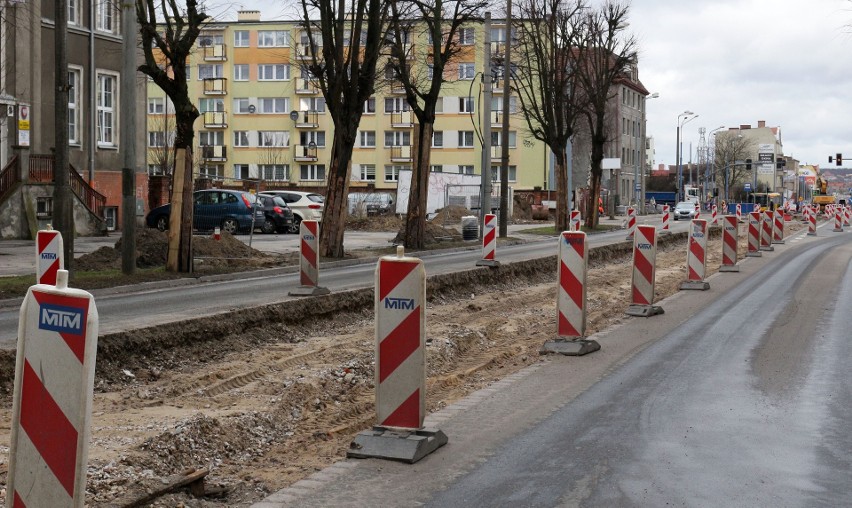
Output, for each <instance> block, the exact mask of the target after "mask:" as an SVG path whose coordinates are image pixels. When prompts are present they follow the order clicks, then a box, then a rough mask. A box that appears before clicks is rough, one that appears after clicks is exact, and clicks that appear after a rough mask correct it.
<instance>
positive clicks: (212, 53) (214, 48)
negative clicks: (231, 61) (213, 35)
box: [201, 44, 228, 62]
mask: <svg viewBox="0 0 852 508" xmlns="http://www.w3.org/2000/svg"><path fill="white" fill-rule="evenodd" d="M201 49H202V50H203V58H204V61H205V62H224V61H226V60H227V59H228V55H227V54H226V50H227V49H228V47H227V46H225V45H224V44H211V45H210V46H204V47H202V48H201Z"/></svg>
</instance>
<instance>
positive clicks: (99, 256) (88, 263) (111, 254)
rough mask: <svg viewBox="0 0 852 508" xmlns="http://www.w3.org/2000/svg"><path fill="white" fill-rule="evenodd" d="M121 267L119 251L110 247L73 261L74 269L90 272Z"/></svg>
mask: <svg viewBox="0 0 852 508" xmlns="http://www.w3.org/2000/svg"><path fill="white" fill-rule="evenodd" d="M120 266H121V251H119V250H116V249H114V248H112V247H101V248H100V249H98V250H96V251H94V252H90V253H89V254H86V255H83V256H80V257H79V258H76V259H74V269H76V270H83V271H91V270H104V269H108V268H119V267H120Z"/></svg>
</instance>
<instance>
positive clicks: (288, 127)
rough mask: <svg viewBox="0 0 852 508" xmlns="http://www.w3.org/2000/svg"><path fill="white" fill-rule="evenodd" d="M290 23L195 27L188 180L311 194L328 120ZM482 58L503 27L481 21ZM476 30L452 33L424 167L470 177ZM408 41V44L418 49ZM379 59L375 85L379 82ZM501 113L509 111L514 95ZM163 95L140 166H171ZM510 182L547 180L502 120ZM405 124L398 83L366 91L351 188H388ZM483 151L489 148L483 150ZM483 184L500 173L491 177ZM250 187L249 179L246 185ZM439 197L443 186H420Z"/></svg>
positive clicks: (516, 119) (495, 99) (499, 91)
mask: <svg viewBox="0 0 852 508" xmlns="http://www.w3.org/2000/svg"><path fill="white" fill-rule="evenodd" d="M299 24H300V23H299V22H298V21H297V20H293V21H262V20H261V15H260V12H258V11H241V12H239V14H238V19H237V21H214V22H212V23H210V24H208V25H206V26H205V27H204V30H203V33H202V34H201V36H200V37H199V39H198V41H197V46H196V49H195V51H194V53H193V55H192V57H191V59H190V62H189V63H190V65H191V70H190V72H189V73H188V79H190V80H191V85H190V90H191V92H190V94H191V97H192V98H193V100H194V101H195V104H196V105H197V106H198V108H199V110H200V111H201V117H200V118H199V119H198V121H197V123H196V125H195V128H196V141H195V142H196V145H197V146H196V149H195V150H194V152H195V153H196V156H195V157H196V169H195V172H196V176H197V177H207V178H209V179H211V180H213V181H214V183H215V184H217V185H226V186H230V185H244V186H246V187H250V186H253V185H255V181H256V180H260V181H261V185H262V186H264V187H267V188H268V187H289V188H305V189H312V190H319V191H322V189H323V188H324V186H325V182H326V170H327V167H328V164H329V159H330V156H331V145H332V140H333V129H334V127H333V125H332V121H331V117H330V115H329V114H328V113H327V108H326V104H325V100H324V98H323V96H322V94H321V93H320V91H319V90H318V89H317V87H316V85H315V83H314V81H313V80H312V79H311V76H310V74H309V73H308V71H307V70H306V69H305V68H304V65H303V64H304V63H305V62H306V58H307V56H308V52H309V51H310V46H309V44H308V40H307V35H306V34H305V33H304V32H303V31H302V30H301V28H300V27H299ZM490 35H491V40H492V41H493V42H492V54H495V55H498V54H502V48H503V47H504V46H503V44H505V41H506V37H505V25H503V26H501V25H500V24H499V22H494V23H492V28H491V33H490ZM483 41H484V33H483V25H482V24H475V25H472V26H468V27H465V28H463V29H462V30H461V31H460V33H459V43H460V44H461V45H462V51H461V53H460V54H459V57H458V58H457V60H456V61H455V62H454V63H453V65H452V66H450V67H449V68H448V69H447V80H448V82H447V83H446V84H445V86H444V91H443V94H442V98H441V101H439V103H438V111H437V116H438V119H437V121H436V123H435V133H434V136H433V139H432V147H431V148H432V151H431V165H432V171H434V172H443V173H458V174H467V175H477V174H481V173H480V172H481V165H482V162H481V161H482V156H481V155H482V143H481V142H480V140H479V135H478V132H481V129H482V113H481V111H482V108H483V104H482V98H481V97H482V90H481V79H480V78H481V72H482V70H483V68H484V61H483V58H484V57H483V54H484V51H483V46H484V45H483ZM423 42H425V41H419V40H417V39H416V37H413V36H412V41H411V43H412V44H417V43H423ZM384 72H385V71H384V65H381V64H380V71H379V73H380V76H378V78H377V82H381V83H385V82H386V80H385V79H384V78H385V77H388V78H392V76H390V75H388V76H384V75H381V73H384ZM504 92H505V90H504V89H503V83H502V81H501V82H498V83H497V84H495V85H494V87H493V90H492V94H493V95H492V99H491V110H492V114H491V118H490V121H491V123H492V135H491V138H492V139H491V143H486V147H487V148H490V149H491V150H492V158H493V160H494V161H495V162H494V163H492V166H493V167H494V168H496V167H497V166H498V162H496V161H499V154H500V146H499V145H500V142H501V137H502V136H500V134H499V128H500V126H501V124H502V118H503V93H504ZM510 104H511V106H510V108H511V111H510V113H517V112H518V111H517V101H516V98H515V97H512V98H511V99H510ZM170 108H171V106H170V104H169V101H168V99H167V98H166V97H165V95H164V94H163V92H162V91H161V90H160V89H159V88H158V87H157V86H156V85H154V84H153V83H152V82H149V84H148V96H147V113H148V114H147V119H148V133H147V135H148V170H149V173H150V174H151V175H154V177H155V178H156V176H157V175H160V174H167V173H168V172H169V171H170V167H169V160H168V157H165V156H164V153H166V151H167V150H166V149H167V148H168V147H169V146H170V144H171V140H172V139H173V138H172V136H173V131H174V119H173V117H172V116H171V114H172V113H173V111H172V110H171V109H170ZM510 120H511V122H510V124H511V127H510V132H509V136H508V140H507V142H508V144H509V154H510V155H509V184H510V185H511V186H512V187H513V188H516V189H532V188H533V187H534V186H540V185H541V184H542V178H543V177H542V175H545V178H546V162H547V160H548V157H549V151H548V150H547V149H546V147H545V146H544V145H543V144H542V143H541V142H539V141H537V140H533V139H532V138H531V137H530V136H529V135H528V134H527V132H526V127H525V124H524V120H523V118H521V117H520V116H519V115H512V116H510ZM415 121H416V120H415V118H414V116H413V115H412V113H411V111H410V110H409V106H408V104H406V102H405V98H404V94H403V90H402V89H401V88H399V87H394V86H392V85H390V86H377V91H376V94H375V96H374V97H371V98H370V99H369V100H368V101H367V102H366V103H365V104H364V114H363V116H362V119H361V123H360V126H359V131H358V139H357V141H356V143H355V147H354V153H353V156H352V177H351V179H352V181H351V187H352V190H353V191H359V190H388V191H395V190H396V189H397V182H398V180H399V175H400V173H401V172H402V171H405V170H406V169H410V168H411V165H412V162H413V160H412V151H411V144H412V136H413V129H414V123H415ZM489 145H490V146H489ZM492 175H493V179H494V180H495V181H496V179H497V178H498V176H499V173H498V172H496V171H495V172H492ZM246 181H250V182H251V183H245V182H246ZM430 192H443V189H430Z"/></svg>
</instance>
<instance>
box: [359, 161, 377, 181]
mask: <svg viewBox="0 0 852 508" xmlns="http://www.w3.org/2000/svg"><path fill="white" fill-rule="evenodd" d="M358 176H359V177H360V179H361V180H367V181H369V182H375V181H376V165H375V164H361V167H360V168H359V172H358Z"/></svg>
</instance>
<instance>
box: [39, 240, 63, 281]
mask: <svg viewBox="0 0 852 508" xmlns="http://www.w3.org/2000/svg"><path fill="white" fill-rule="evenodd" d="M63 248H64V245H63V243H62V234H61V233H60V232H59V231H55V230H53V229H50V228H49V227H48V229H46V230H40V231H39V232H38V233H36V284H49V285H51V286H55V285H56V272H58V271H59V270H64V269H65V257H64V254H63V250H62V249H63Z"/></svg>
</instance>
